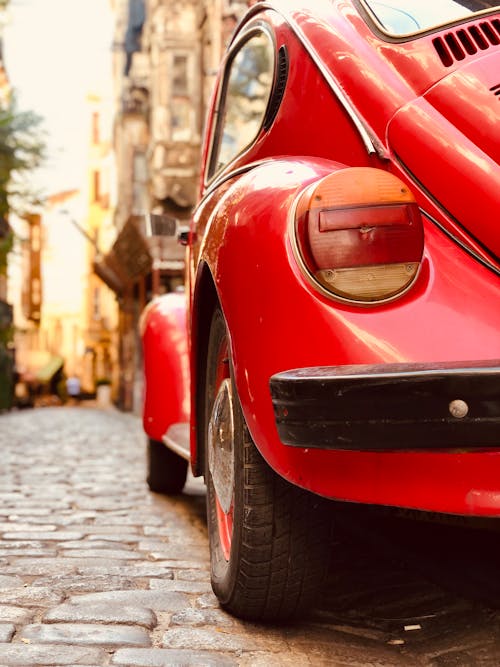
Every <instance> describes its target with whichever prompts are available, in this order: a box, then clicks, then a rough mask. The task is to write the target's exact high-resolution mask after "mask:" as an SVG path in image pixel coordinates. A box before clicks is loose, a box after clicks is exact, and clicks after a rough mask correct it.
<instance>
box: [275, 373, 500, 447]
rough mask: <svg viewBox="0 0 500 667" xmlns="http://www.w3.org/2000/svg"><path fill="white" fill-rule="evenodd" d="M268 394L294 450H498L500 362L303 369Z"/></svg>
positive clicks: (281, 378) (278, 378) (279, 380)
mask: <svg viewBox="0 0 500 667" xmlns="http://www.w3.org/2000/svg"><path fill="white" fill-rule="evenodd" d="M270 389H271V396H272V401H273V406H274V414H275V421H276V426H277V428H278V433H279V437H280V439H281V441H282V442H283V444H285V445H288V446H291V447H302V448H318V449H325V450H352V451H371V452H373V451H425V450H427V451H429V450H430V451H442V450H446V451H456V450H461V451H463V450H466V451H467V450H472V451H477V450H481V449H488V450H492V449H498V450H500V360H493V361H486V362H485V361H480V362H475V361H474V362H466V363H464V362H460V363H438V364H417V363H405V364H381V365H359V366H334V367H318V368H300V369H297V370H290V371H285V372H282V373H277V374H276V375H273V376H272V377H271V380H270Z"/></svg>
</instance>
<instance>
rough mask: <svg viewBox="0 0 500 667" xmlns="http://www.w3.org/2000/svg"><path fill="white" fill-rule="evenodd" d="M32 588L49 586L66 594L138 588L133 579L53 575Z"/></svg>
mask: <svg viewBox="0 0 500 667" xmlns="http://www.w3.org/2000/svg"><path fill="white" fill-rule="evenodd" d="M31 585H32V586H49V587H50V588H53V589H57V590H60V591H64V592H65V593H78V592H80V593H99V592H103V591H116V590H129V589H131V588H137V581H136V580H135V581H134V579H133V578H126V577H118V576H116V575H113V576H109V575H99V576H93V577H86V576H81V575H78V576H76V577H75V576H74V575H72V574H71V573H70V574H61V575H59V576H58V575H52V576H49V577H42V578H40V579H35V580H34V581H33V582H32V584H31Z"/></svg>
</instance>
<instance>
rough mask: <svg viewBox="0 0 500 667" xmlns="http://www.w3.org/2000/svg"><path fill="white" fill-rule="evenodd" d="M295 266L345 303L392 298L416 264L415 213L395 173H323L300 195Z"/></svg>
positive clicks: (420, 242) (418, 233)
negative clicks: (323, 176) (297, 265)
mask: <svg viewBox="0 0 500 667" xmlns="http://www.w3.org/2000/svg"><path fill="white" fill-rule="evenodd" d="M295 237H296V240H297V246H296V247H297V249H298V252H299V259H300V263H301V265H302V266H303V268H305V269H306V271H307V273H308V274H309V275H310V277H312V278H313V279H314V280H315V281H317V282H318V283H319V285H320V286H321V287H322V288H324V289H326V290H327V291H328V292H329V293H330V294H332V295H334V296H337V297H340V298H345V299H349V300H353V301H360V302H375V301H383V300H386V299H390V298H393V297H394V296H396V295H398V294H400V293H401V292H403V291H404V290H405V289H407V288H408V287H409V285H411V283H412V282H413V281H414V280H415V277H416V275H417V273H418V270H419V268H420V263H421V260H422V254H423V247H424V234H423V227H422V220H421V216H420V211H419V209H418V206H417V204H416V203H415V200H414V199H413V196H412V194H411V193H410V191H409V190H408V188H407V187H406V185H404V183H402V182H401V181H400V180H399V179H398V178H396V177H395V176H393V175H392V174H389V173H387V172H385V171H381V170H379V169H371V168H368V167H355V168H349V169H342V170H340V171H338V172H335V173H333V174H330V175H328V176H326V177H325V178H323V179H322V180H320V181H318V182H317V183H315V184H314V185H313V186H311V187H310V188H308V189H307V190H306V191H305V192H304V193H303V194H302V195H301V197H300V199H299V201H298V204H297V208H296V218H295Z"/></svg>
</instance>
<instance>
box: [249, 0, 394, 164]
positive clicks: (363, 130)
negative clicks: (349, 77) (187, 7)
mask: <svg viewBox="0 0 500 667" xmlns="http://www.w3.org/2000/svg"><path fill="white" fill-rule="evenodd" d="M257 8H260V10H262V9H271V10H273V11H275V12H277V13H278V14H279V15H280V16H281V17H282V18H283V19H284V20H285V21H286V23H287V24H288V25H289V26H290V29H291V30H292V32H293V33H294V34H295V35H296V37H297V38H298V39H299V41H300V43H301V44H302V46H303V47H304V48H305V50H306V51H307V53H308V54H309V56H310V57H311V58H312V60H313V62H314V64H315V65H316V67H317V68H318V69H319V71H320V72H321V74H322V76H323V78H324V79H325V81H326V82H327V84H328V86H329V87H330V88H331V90H332V91H333V93H334V95H335V96H336V97H337V99H338V100H339V102H340V103H341V105H342V106H343V107H344V110H345V112H346V113H347V115H348V116H349V118H350V119H351V121H352V122H353V124H354V126H355V128H356V130H357V131H358V134H359V135H360V137H361V140H362V141H363V144H364V146H365V149H366V151H367V152H368V154H369V155H373V154H376V155H379V156H380V157H381V158H385V157H386V156H387V151H386V149H385V147H384V146H383V145H382V144H381V143H380V141H379V140H378V138H377V137H375V135H374V134H373V133H372V132H370V129H369V127H368V126H367V124H366V123H365V122H364V121H363V120H362V119H361V117H360V116H359V114H358V113H357V112H356V110H355V109H354V107H353V105H352V104H351V103H350V101H349V99H348V98H347V96H346V95H345V94H344V92H343V90H342V88H341V87H340V86H339V85H338V83H337V82H336V81H335V79H334V78H333V76H332V74H331V73H330V71H329V70H328V69H327V68H326V67H325V65H324V64H323V61H322V60H321V58H320V57H319V54H318V52H317V51H316V49H315V48H314V46H313V44H312V43H311V41H310V40H309V39H308V38H307V37H306V35H305V34H304V32H303V30H302V29H301V28H299V26H298V25H297V24H296V23H295V22H293V21H292V20H291V19H290V18H289V17H288V16H287V15H286V13H285V12H284V11H282V10H281V9H279V8H278V7H277V6H276V5H275V4H273V3H272V2H269V1H267V2H266V1H264V2H260V3H258V4H257V5H255V6H254V7H253V9H257Z"/></svg>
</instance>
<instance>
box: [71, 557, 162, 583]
mask: <svg viewBox="0 0 500 667" xmlns="http://www.w3.org/2000/svg"><path fill="white" fill-rule="evenodd" d="M126 563H127V564H126V565H117V564H116V563H109V564H107V563H106V564H104V563H103V561H102V560H101V561H100V563H99V565H96V564H95V563H92V562H91V561H87V563H86V564H84V565H81V564H79V565H78V572H80V574H83V575H88V576H91V575H123V576H124V577H162V578H163V579H173V578H174V572H173V570H172V568H169V567H165V566H164V565H162V564H159V563H148V562H132V563H131V562H130V561H127V562H126Z"/></svg>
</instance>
